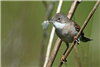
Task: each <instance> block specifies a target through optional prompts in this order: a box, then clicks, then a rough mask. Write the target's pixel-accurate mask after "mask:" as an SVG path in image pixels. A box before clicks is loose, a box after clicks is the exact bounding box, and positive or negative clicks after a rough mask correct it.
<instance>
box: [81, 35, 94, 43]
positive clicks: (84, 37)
mask: <svg viewBox="0 0 100 67" xmlns="http://www.w3.org/2000/svg"><path fill="white" fill-rule="evenodd" d="M80 40H81V41H82V42H87V41H92V40H93V39H90V38H88V37H86V36H84V35H82V36H81V37H80Z"/></svg>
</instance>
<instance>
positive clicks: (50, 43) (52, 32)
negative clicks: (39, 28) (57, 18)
mask: <svg viewBox="0 0 100 67" xmlns="http://www.w3.org/2000/svg"><path fill="white" fill-rule="evenodd" d="M62 3H63V0H60V2H59V4H58V8H57V12H56V13H59V12H60V10H61V6H62ZM54 31H55V28H54V27H53V28H52V31H51V35H50V39H49V43H48V47H47V52H46V58H45V63H44V67H46V65H47V62H48V59H49V55H50V50H51V45H52V41H53V37H54ZM47 67H48V66H47Z"/></svg>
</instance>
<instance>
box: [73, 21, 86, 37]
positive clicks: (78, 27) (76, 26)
mask: <svg viewBox="0 0 100 67" xmlns="http://www.w3.org/2000/svg"><path fill="white" fill-rule="evenodd" d="M73 22H74V21H73ZM74 26H75V29H76V31H77V32H79V31H80V29H81V27H80V26H79V25H78V24H77V23H76V22H74ZM81 35H84V32H82V33H81Z"/></svg>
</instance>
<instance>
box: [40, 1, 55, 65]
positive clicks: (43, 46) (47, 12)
mask: <svg viewBox="0 0 100 67" xmlns="http://www.w3.org/2000/svg"><path fill="white" fill-rule="evenodd" d="M49 2H50V1H49ZM43 3H44V6H45V9H46V16H45V20H47V19H50V16H51V13H52V11H53V9H54V6H55V4H56V1H53V2H52V3H51V4H50V6H46V5H48V3H47V2H45V1H43ZM47 7H48V8H47ZM47 34H48V29H44V31H43V39H42V44H41V52H40V53H41V54H40V67H43V63H44V57H45V56H44V52H45V51H44V49H45V44H46V40H47Z"/></svg>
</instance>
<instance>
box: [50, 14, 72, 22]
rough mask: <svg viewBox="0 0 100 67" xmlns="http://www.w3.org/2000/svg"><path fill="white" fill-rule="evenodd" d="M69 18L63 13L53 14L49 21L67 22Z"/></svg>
mask: <svg viewBox="0 0 100 67" xmlns="http://www.w3.org/2000/svg"><path fill="white" fill-rule="evenodd" d="M69 21H70V20H69V18H68V17H67V16H66V15H65V14H64V13H57V14H55V15H54V16H53V17H52V19H51V20H50V22H59V23H69Z"/></svg>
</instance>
